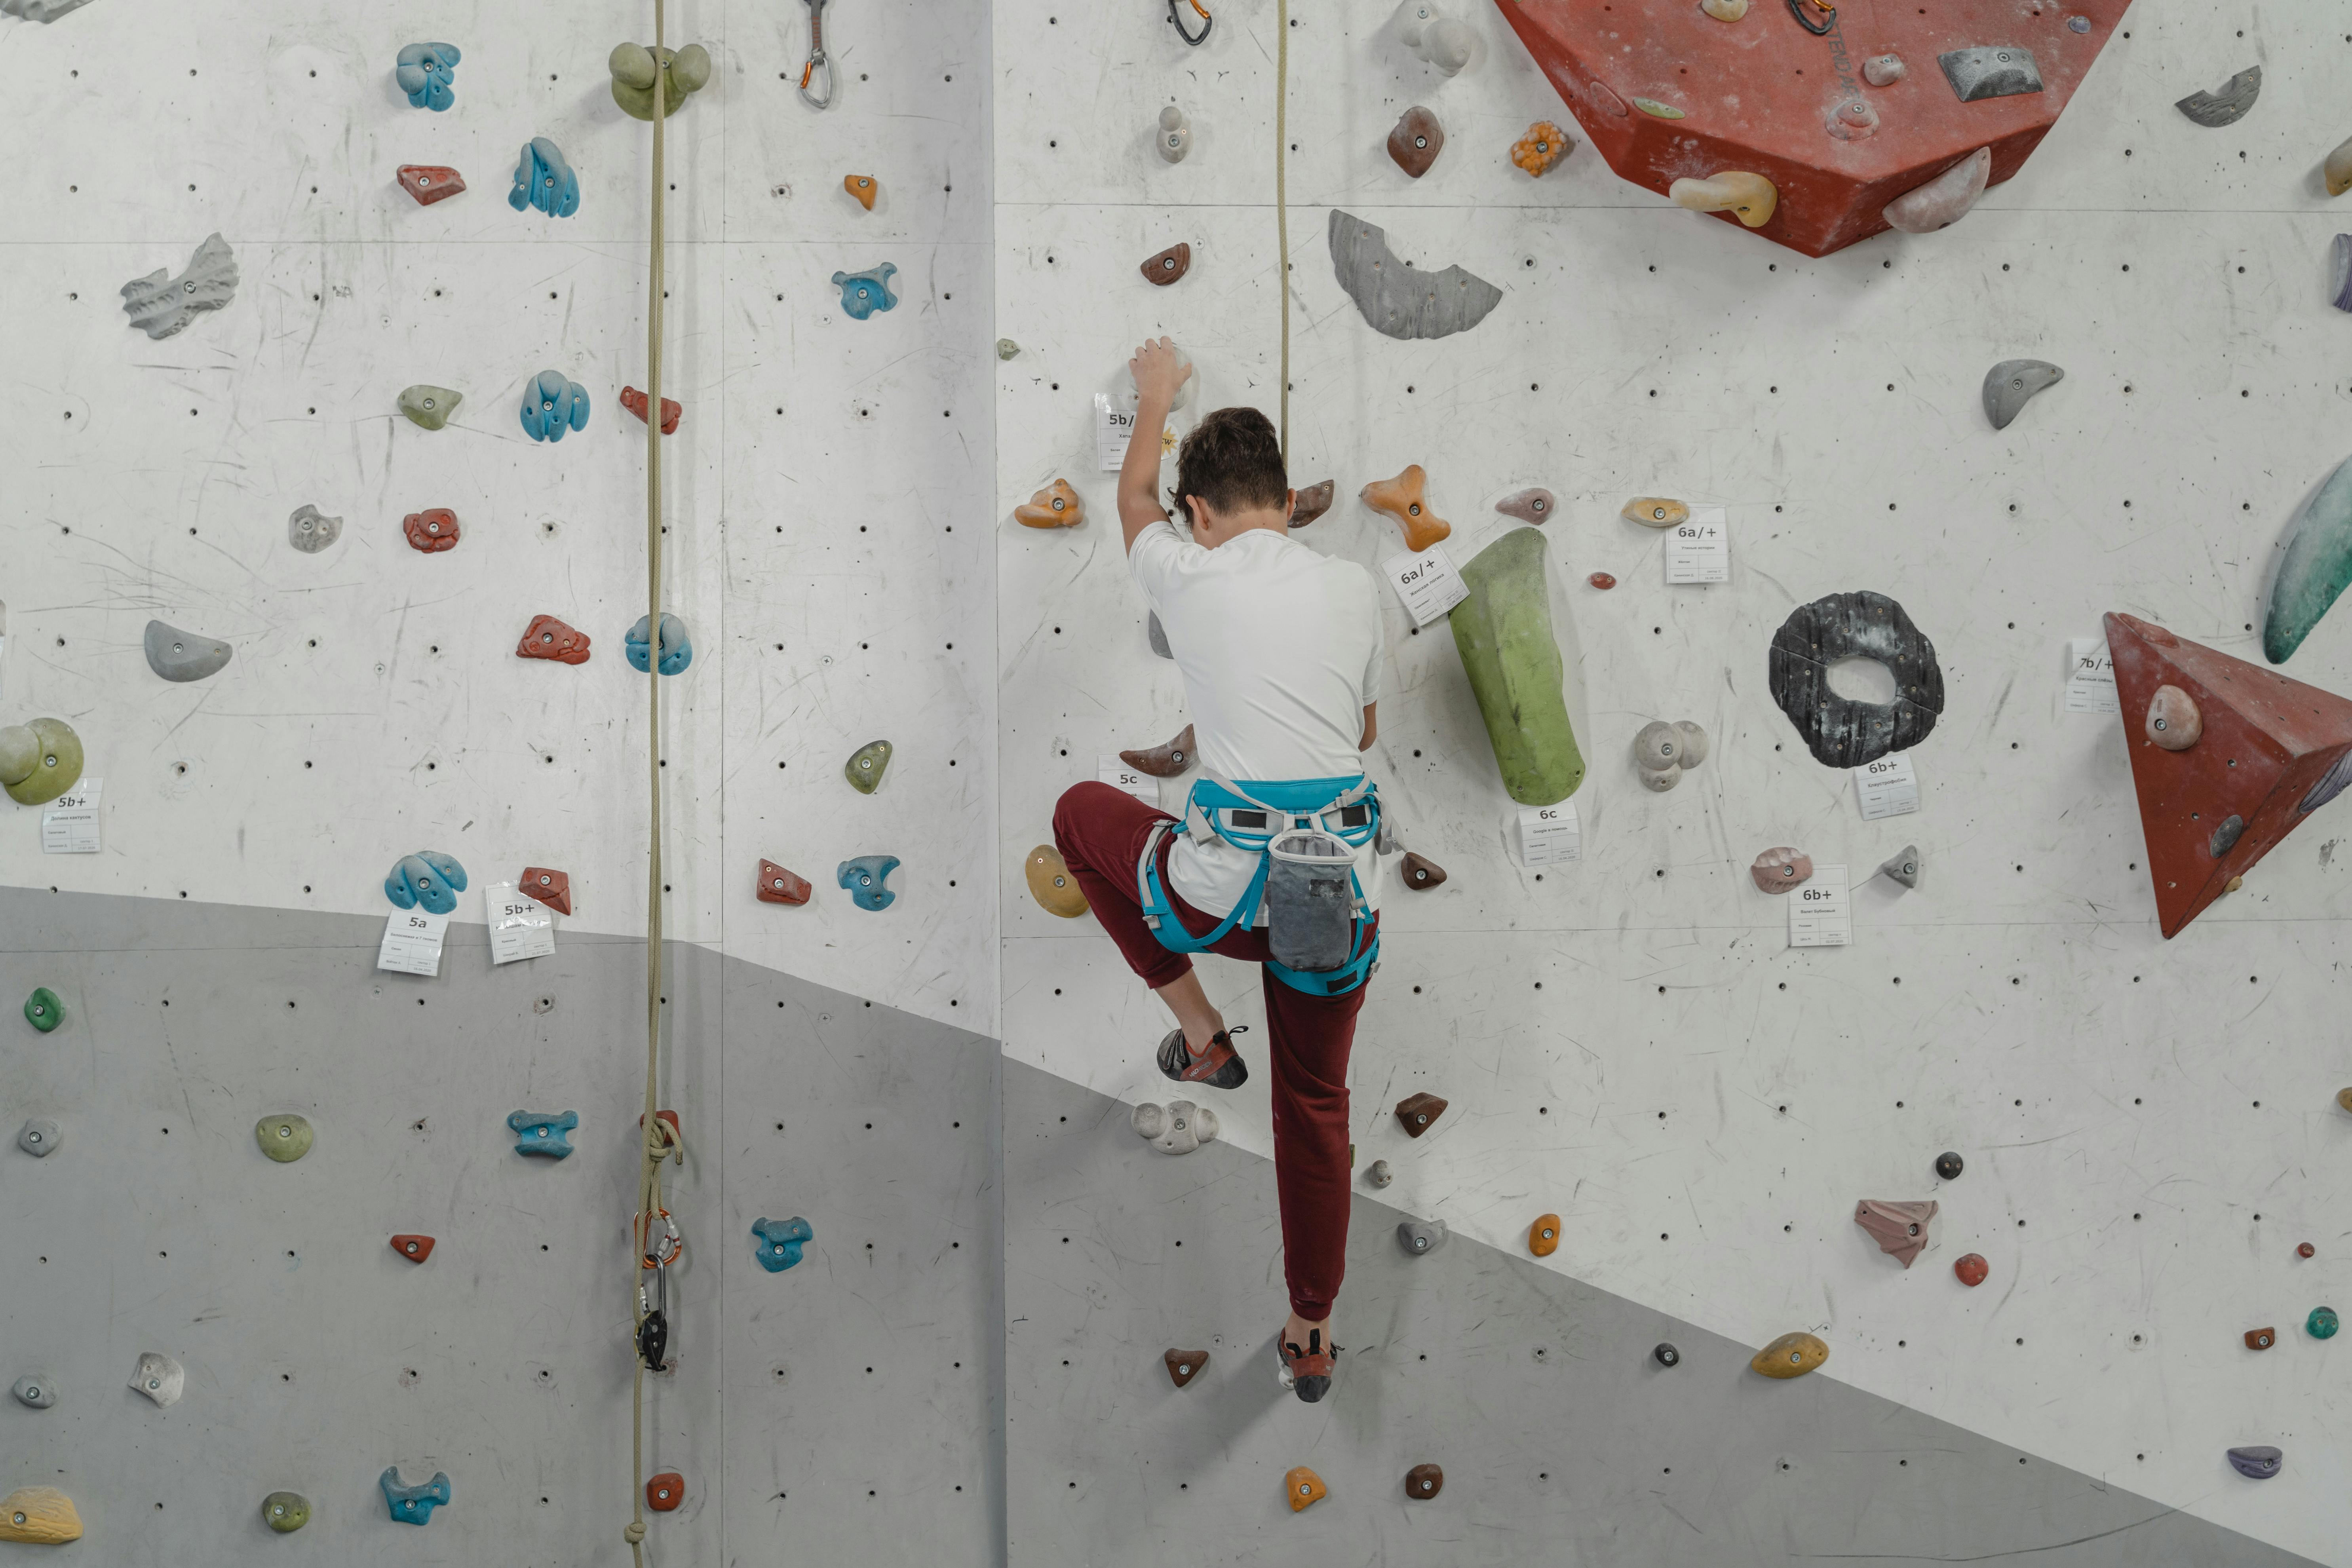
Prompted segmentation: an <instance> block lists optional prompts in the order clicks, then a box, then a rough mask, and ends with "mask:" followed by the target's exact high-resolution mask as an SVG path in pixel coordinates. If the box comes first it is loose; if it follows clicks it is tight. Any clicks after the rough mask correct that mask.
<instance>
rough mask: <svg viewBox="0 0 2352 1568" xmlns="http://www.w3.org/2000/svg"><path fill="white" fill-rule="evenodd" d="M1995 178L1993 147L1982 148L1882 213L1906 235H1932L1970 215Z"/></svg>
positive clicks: (1892, 203) (1894, 201)
mask: <svg viewBox="0 0 2352 1568" xmlns="http://www.w3.org/2000/svg"><path fill="white" fill-rule="evenodd" d="M1991 178H1992V149H1991V148H1990V147H1979V148H1978V149H1977V150H1976V151H1975V152H1973V153H1969V155H1968V156H1967V157H1965V158H1963V159H1961V160H1960V161H1959V162H1958V163H1955V164H1953V165H1952V166H1951V167H1950V168H1948V169H1947V170H1945V171H1944V172H1943V173H1942V174H1938V175H1937V176H1936V177H1935V178H1934V179H1932V180H1930V181H1928V182H1927V184H1924V185H1920V186H1917V187H1916V188H1915V189H1912V190H1908V191H1906V192H1904V193H1903V195H1899V196H1897V197H1895V199H1894V200H1893V201H1891V202H1889V203H1887V204H1886V206H1885V209H1884V211H1883V213H1882V214H1881V216H1884V217H1885V219H1886V221H1887V222H1888V223H1889V224H1891V225H1892V226H1895V227H1896V228H1899V229H1901V230H1902V231H1903V232H1904V233H1906V234H1933V233H1935V232H1936V231H1937V229H1939V228H1949V227H1950V226H1952V225H1954V224H1956V223H1958V222H1959V221H1960V219H1962V218H1964V217H1966V216H1969V209H1970V208H1972V207H1974V206H1975V205H1977V198H1978V197H1979V196H1981V195H1984V193H1985V184H1986V182H1988V181H1989V180H1990V179H1991Z"/></svg>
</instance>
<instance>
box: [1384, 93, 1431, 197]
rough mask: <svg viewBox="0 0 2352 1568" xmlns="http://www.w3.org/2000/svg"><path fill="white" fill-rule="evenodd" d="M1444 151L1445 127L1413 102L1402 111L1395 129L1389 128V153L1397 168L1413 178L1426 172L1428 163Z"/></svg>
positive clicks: (1417, 177)
mask: <svg viewBox="0 0 2352 1568" xmlns="http://www.w3.org/2000/svg"><path fill="white" fill-rule="evenodd" d="M1444 151H1445V127H1444V126H1443V125H1440V124H1439V123H1438V122H1437V116H1435V115H1434V114H1432V113H1431V112H1430V111H1429V110H1426V109H1423V107H1422V106H1421V105H1419V104H1417V103H1416V104H1414V105H1413V106H1412V108H1411V109H1408V110H1405V111H1404V115H1403V117H1402V119H1400V120H1399V121H1397V122H1396V129H1395V130H1393V131H1391V132H1389V156H1390V157H1391V158H1393V159H1395V160H1396V166H1397V167H1398V168H1400V169H1402V170H1403V171H1404V172H1405V173H1406V174H1410V175H1412V177H1413V178H1414V179H1416V180H1418V179H1419V178H1421V177H1422V176H1423V174H1427V173H1429V166H1430V165H1431V164H1432V163H1436V162H1437V155H1438V154H1439V153H1443V152H1444Z"/></svg>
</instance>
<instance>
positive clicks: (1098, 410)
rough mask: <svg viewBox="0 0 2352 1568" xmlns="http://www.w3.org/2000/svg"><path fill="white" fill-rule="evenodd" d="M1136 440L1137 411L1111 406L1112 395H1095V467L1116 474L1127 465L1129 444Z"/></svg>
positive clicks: (1103, 393)
mask: <svg viewBox="0 0 2352 1568" xmlns="http://www.w3.org/2000/svg"><path fill="white" fill-rule="evenodd" d="M1134 438H1135V411H1134V410H1133V409H1131V408H1114V407H1113V406H1111V401H1110V394H1109V393H1108V392H1097V393H1096V394H1095V466H1096V467H1097V468H1100V469H1101V470H1102V471H1103V472H1104V473H1106V474H1115V473H1117V472H1118V470H1119V469H1120V468H1122V467H1124V466H1125V465H1126V462H1127V444H1128V443H1129V441H1131V440H1133V439H1134Z"/></svg>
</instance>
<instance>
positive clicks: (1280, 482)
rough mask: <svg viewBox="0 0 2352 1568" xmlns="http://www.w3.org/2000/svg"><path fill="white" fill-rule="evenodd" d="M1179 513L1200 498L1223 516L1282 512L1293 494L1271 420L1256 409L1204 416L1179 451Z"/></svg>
mask: <svg viewBox="0 0 2352 1568" xmlns="http://www.w3.org/2000/svg"><path fill="white" fill-rule="evenodd" d="M1176 494H1177V496H1178V498H1179V500H1178V501H1177V510H1179V511H1181V510H1183V501H1182V500H1181V498H1182V497H1185V496H1198V497H1200V498H1201V501H1202V505H1204V506H1206V507H1207V508H1208V509H1209V510H1211V511H1213V512H1217V513H1219V514H1220V515H1223V514H1227V513H1231V512H1236V511H1240V510H1244V508H1249V507H1266V506H1271V507H1278V506H1281V505H1282V504H1283V503H1284V502H1285V501H1286V500H1287V499H1288V498H1289V494H1290V479H1289V477H1288V476H1287V475H1286V473H1285V472H1284V471H1283V467H1282V443H1281V441H1280V439H1278V438H1277V437H1276V435H1275V433H1274V423H1273V421H1271V420H1269V419H1268V418H1266V416H1265V415H1263V414H1261V413H1259V412H1258V411H1257V410H1256V409H1255V408H1218V409H1213V410H1211V411H1210V412H1209V413H1207V414H1204V415H1202V416H1201V422H1200V423H1199V424H1198V425H1195V426H1192V431H1191V433H1190V434H1188V435H1187V436H1186V437H1184V440H1183V444H1182V445H1181V446H1180V447H1177V448H1176Z"/></svg>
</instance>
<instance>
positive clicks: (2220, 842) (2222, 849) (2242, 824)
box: [2205, 812, 2246, 860]
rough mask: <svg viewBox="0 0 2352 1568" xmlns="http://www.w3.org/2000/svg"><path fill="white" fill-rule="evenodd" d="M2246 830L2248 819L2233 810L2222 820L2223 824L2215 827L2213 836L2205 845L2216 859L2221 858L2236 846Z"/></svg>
mask: <svg viewBox="0 0 2352 1568" xmlns="http://www.w3.org/2000/svg"><path fill="white" fill-rule="evenodd" d="M2245 831H2246V819H2245V818H2244V817H2242V816H2238V815H2237V814H2236V813H2234V812H2232V813H2231V815H2230V816H2228V817H2226V818H2224V819H2223V820H2222V822H2221V826H2217V827H2216V828H2214V829H2213V836H2212V837H2210V838H2209V839H2207V840H2206V843H2205V847H2206V848H2207V849H2208V850H2209V851H2210V853H2211V855H2212V857H2213V858H2214V859H2216V860H2219V859H2220V858H2221V857H2222V856H2224V855H2227V854H2228V853H2229V852H2230V851H2231V849H2232V848H2234V847H2236V846H2237V842H2238V840H2239V838H2240V837H2242V836H2243V835H2244V833H2245Z"/></svg>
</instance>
